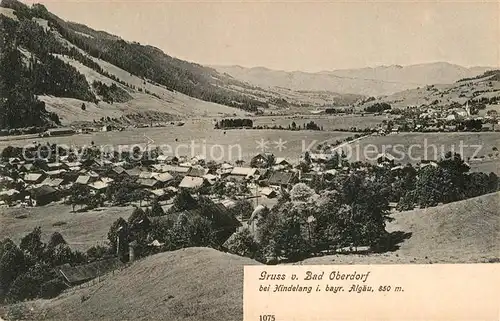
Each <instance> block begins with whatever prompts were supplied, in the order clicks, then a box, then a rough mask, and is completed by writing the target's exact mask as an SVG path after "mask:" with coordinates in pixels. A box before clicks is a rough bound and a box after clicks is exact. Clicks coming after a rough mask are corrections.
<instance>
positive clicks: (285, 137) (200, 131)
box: [0, 120, 353, 162]
mask: <svg viewBox="0 0 500 321" xmlns="http://www.w3.org/2000/svg"><path fill="white" fill-rule="evenodd" d="M213 127H214V124H213V123H212V121H209V120H190V121H187V122H186V124H185V125H184V126H175V125H169V126H167V127H155V128H131V129H126V130H124V131H122V132H116V131H114V132H96V133H92V134H78V135H73V136H59V137H44V138H26V139H14V138H13V139H11V140H0V149H3V148H5V147H6V146H8V145H12V146H19V147H22V146H24V145H27V144H31V143H32V142H33V141H37V142H40V143H42V144H45V143H47V142H50V143H57V144H66V145H68V146H84V145H86V146H90V144H91V142H92V141H93V142H94V144H95V145H97V146H105V145H108V146H114V147H115V148H116V147H117V146H118V145H128V146H132V145H134V144H139V145H141V147H144V146H145V145H146V144H147V143H148V142H149V143H150V145H151V146H152V145H156V146H160V145H165V146H163V147H162V150H163V152H164V154H166V155H172V154H179V155H187V156H191V157H194V156H197V155H206V158H207V159H213V160H216V161H232V162H234V161H236V160H238V159H242V160H244V161H246V162H249V161H250V159H251V158H252V157H253V156H255V155H256V154H258V153H260V152H262V151H263V149H262V148H259V146H258V142H259V141H261V140H263V141H264V142H268V143H267V144H266V146H265V147H266V148H265V151H267V152H272V153H274V154H275V155H276V156H277V157H285V158H287V159H289V160H290V161H297V159H298V157H299V156H300V154H301V153H302V152H303V149H302V146H303V144H304V146H309V145H310V144H311V143H314V142H315V141H317V142H320V141H324V140H330V141H332V142H335V141H336V140H343V139H345V138H347V137H349V136H352V135H353V133H348V132H329V131H293V132H292V131H285V130H255V129H247V130H244V129H233V130H216V129H214V128H213ZM280 139H281V140H282V142H284V144H283V145H282V148H277V145H276V144H275V143H274V142H275V141H276V142H277V141H279V140H280ZM124 149H125V148H124ZM280 149H281V150H280Z"/></svg>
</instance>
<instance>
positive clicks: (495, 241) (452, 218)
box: [391, 192, 500, 262]
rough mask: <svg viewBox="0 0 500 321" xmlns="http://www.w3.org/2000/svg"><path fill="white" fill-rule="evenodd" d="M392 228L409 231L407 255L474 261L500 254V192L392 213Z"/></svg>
mask: <svg viewBox="0 0 500 321" xmlns="http://www.w3.org/2000/svg"><path fill="white" fill-rule="evenodd" d="M394 219H395V220H394V223H395V224H394V225H393V226H391V229H394V230H397V229H398V227H400V230H401V229H402V230H404V231H407V232H409V233H412V235H411V237H410V238H409V239H408V240H406V241H405V242H403V243H402V244H401V247H400V249H399V250H398V252H399V253H400V254H402V255H406V256H414V257H425V256H427V257H429V258H432V259H434V260H439V259H440V258H443V259H446V258H448V259H447V261H451V262H453V261H456V262H476V261H482V260H487V259H490V258H498V257H500V193H498V192H497V193H492V194H487V195H483V196H479V197H475V198H472V199H468V200H464V201H460V202H455V203H450V204H446V205H442V206H437V207H434V208H427V209H418V210H413V211H408V212H402V213H398V214H395V215H394Z"/></svg>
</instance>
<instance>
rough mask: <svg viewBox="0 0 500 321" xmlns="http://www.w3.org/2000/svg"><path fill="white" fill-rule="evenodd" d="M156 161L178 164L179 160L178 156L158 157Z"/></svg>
mask: <svg viewBox="0 0 500 321" xmlns="http://www.w3.org/2000/svg"><path fill="white" fill-rule="evenodd" d="M156 161H157V162H158V163H165V164H177V163H178V162H179V159H178V158H177V157H176V156H167V155H158V157H156Z"/></svg>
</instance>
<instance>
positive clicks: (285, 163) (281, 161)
mask: <svg viewBox="0 0 500 321" xmlns="http://www.w3.org/2000/svg"><path fill="white" fill-rule="evenodd" d="M274 165H277V166H280V165H281V166H285V167H288V166H291V164H290V163H289V162H288V161H287V160H286V159H285V158H283V157H277V158H276V161H275V162H274Z"/></svg>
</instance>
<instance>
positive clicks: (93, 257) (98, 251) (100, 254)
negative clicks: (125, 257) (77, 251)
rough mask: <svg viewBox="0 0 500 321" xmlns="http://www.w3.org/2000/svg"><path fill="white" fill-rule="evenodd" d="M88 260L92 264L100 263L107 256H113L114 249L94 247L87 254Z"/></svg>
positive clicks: (100, 246)
mask: <svg viewBox="0 0 500 321" xmlns="http://www.w3.org/2000/svg"><path fill="white" fill-rule="evenodd" d="M86 255H87V258H88V260H89V261H90V262H93V261H99V260H101V259H103V258H105V257H107V256H110V255H113V253H112V249H111V248H110V247H107V246H102V245H94V246H92V247H91V248H89V249H88V250H87V252H86Z"/></svg>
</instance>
